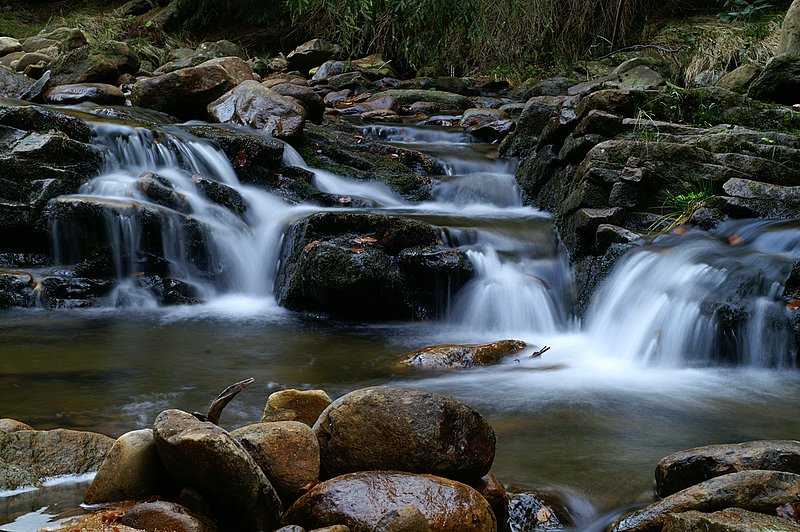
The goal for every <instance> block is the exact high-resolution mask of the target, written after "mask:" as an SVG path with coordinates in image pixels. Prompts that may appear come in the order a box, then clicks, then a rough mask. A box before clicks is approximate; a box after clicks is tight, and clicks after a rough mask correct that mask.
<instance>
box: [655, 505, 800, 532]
mask: <svg viewBox="0 0 800 532" xmlns="http://www.w3.org/2000/svg"><path fill="white" fill-rule="evenodd" d="M661 530H662V532H683V531H684V530H704V531H708V532H800V524H797V523H796V522H792V521H790V520H788V519H782V518H780V517H775V516H773V515H766V514H762V513H756V512H748V511H747V510H742V509H741V508H726V509H725V510H721V511H718V512H713V513H703V512H697V511H690V512H681V513H675V514H670V515H668V516H667V517H665V518H664V527H663V528H662V529H661Z"/></svg>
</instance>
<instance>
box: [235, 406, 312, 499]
mask: <svg viewBox="0 0 800 532" xmlns="http://www.w3.org/2000/svg"><path fill="white" fill-rule="evenodd" d="M231 436H232V437H233V438H234V439H236V441H238V442H239V443H241V444H242V446H243V447H244V448H245V449H246V450H247V452H248V453H250V456H252V457H253V459H254V460H255V461H256V463H257V464H258V465H259V467H261V470H262V471H263V472H264V474H266V475H267V478H268V479H269V480H270V482H271V483H272V485H273V486H274V487H275V489H276V490H278V493H279V494H280V496H281V499H282V500H283V501H284V502H287V501H288V502H291V501H294V500H295V499H296V498H297V497H299V496H300V495H302V494H303V493H305V491H306V489H307V486H308V485H309V484H316V483H317V482H319V443H318V442H317V438H316V436H314V433H313V432H312V431H311V428H310V427H309V426H308V425H306V424H305V423H300V422H297V421H283V422H275V423H257V424H255V425H248V426H246V427H242V428H240V429H236V430H234V431H233V432H231ZM304 488H306V489H304Z"/></svg>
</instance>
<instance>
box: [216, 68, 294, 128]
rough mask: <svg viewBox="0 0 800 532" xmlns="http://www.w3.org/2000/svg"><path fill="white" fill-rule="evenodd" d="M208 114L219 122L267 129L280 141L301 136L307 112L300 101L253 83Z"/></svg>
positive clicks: (245, 84)
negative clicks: (280, 139)
mask: <svg viewBox="0 0 800 532" xmlns="http://www.w3.org/2000/svg"><path fill="white" fill-rule="evenodd" d="M208 114H209V115H210V116H211V118H212V119H213V120H214V121H216V122H222V123H234V124H241V125H244V126H249V127H252V128H256V129H263V130H265V131H266V132H267V133H268V134H269V135H271V136H273V137H276V138H292V137H297V136H299V135H300V134H301V133H302V132H303V126H304V125H305V120H306V111H305V109H304V108H303V106H302V105H300V103H299V102H298V101H297V100H295V99H294V98H287V97H286V96H281V95H280V94H278V93H277V92H275V91H273V90H271V89H268V88H266V87H264V86H263V85H261V84H259V83H258V82H257V81H252V80H251V81H244V82H242V83H240V84H239V85H237V86H236V87H235V88H234V89H233V90H231V91H229V92H227V93H225V94H224V95H222V96H221V97H220V98H218V99H217V100H215V101H213V102H211V103H210V104H208Z"/></svg>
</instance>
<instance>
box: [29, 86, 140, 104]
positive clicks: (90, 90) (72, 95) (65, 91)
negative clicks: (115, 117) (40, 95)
mask: <svg viewBox="0 0 800 532" xmlns="http://www.w3.org/2000/svg"><path fill="white" fill-rule="evenodd" d="M44 99H45V101H46V102H47V103H54V104H59V105H73V104H76V103H81V102H94V103H97V104H101V105H123V104H124V103H125V95H124V94H123V93H122V91H121V90H119V89H118V88H117V87H115V86H114V85H109V84H107V83H75V84H71V85H59V86H57V87H53V88H51V89H48V90H47V91H46V92H45V93H44Z"/></svg>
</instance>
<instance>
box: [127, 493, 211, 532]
mask: <svg viewBox="0 0 800 532" xmlns="http://www.w3.org/2000/svg"><path fill="white" fill-rule="evenodd" d="M120 522H121V523H122V524H123V525H125V526H128V527H131V528H132V529H136V530H170V531H173V532H214V531H215V530H216V527H215V526H214V525H213V523H211V522H210V521H209V520H208V519H207V518H203V517H198V516H196V515H193V514H192V513H191V512H190V511H189V510H188V509H187V508H184V507H183V506H181V505H180V504H177V503H174V502H168V501H150V502H144V503H141V504H137V505H136V506H134V507H133V508H131V509H130V510H128V511H127V512H125V514H124V515H123V516H122V519H121V520H120ZM116 528H117V527H112V530H113V529H116Z"/></svg>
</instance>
